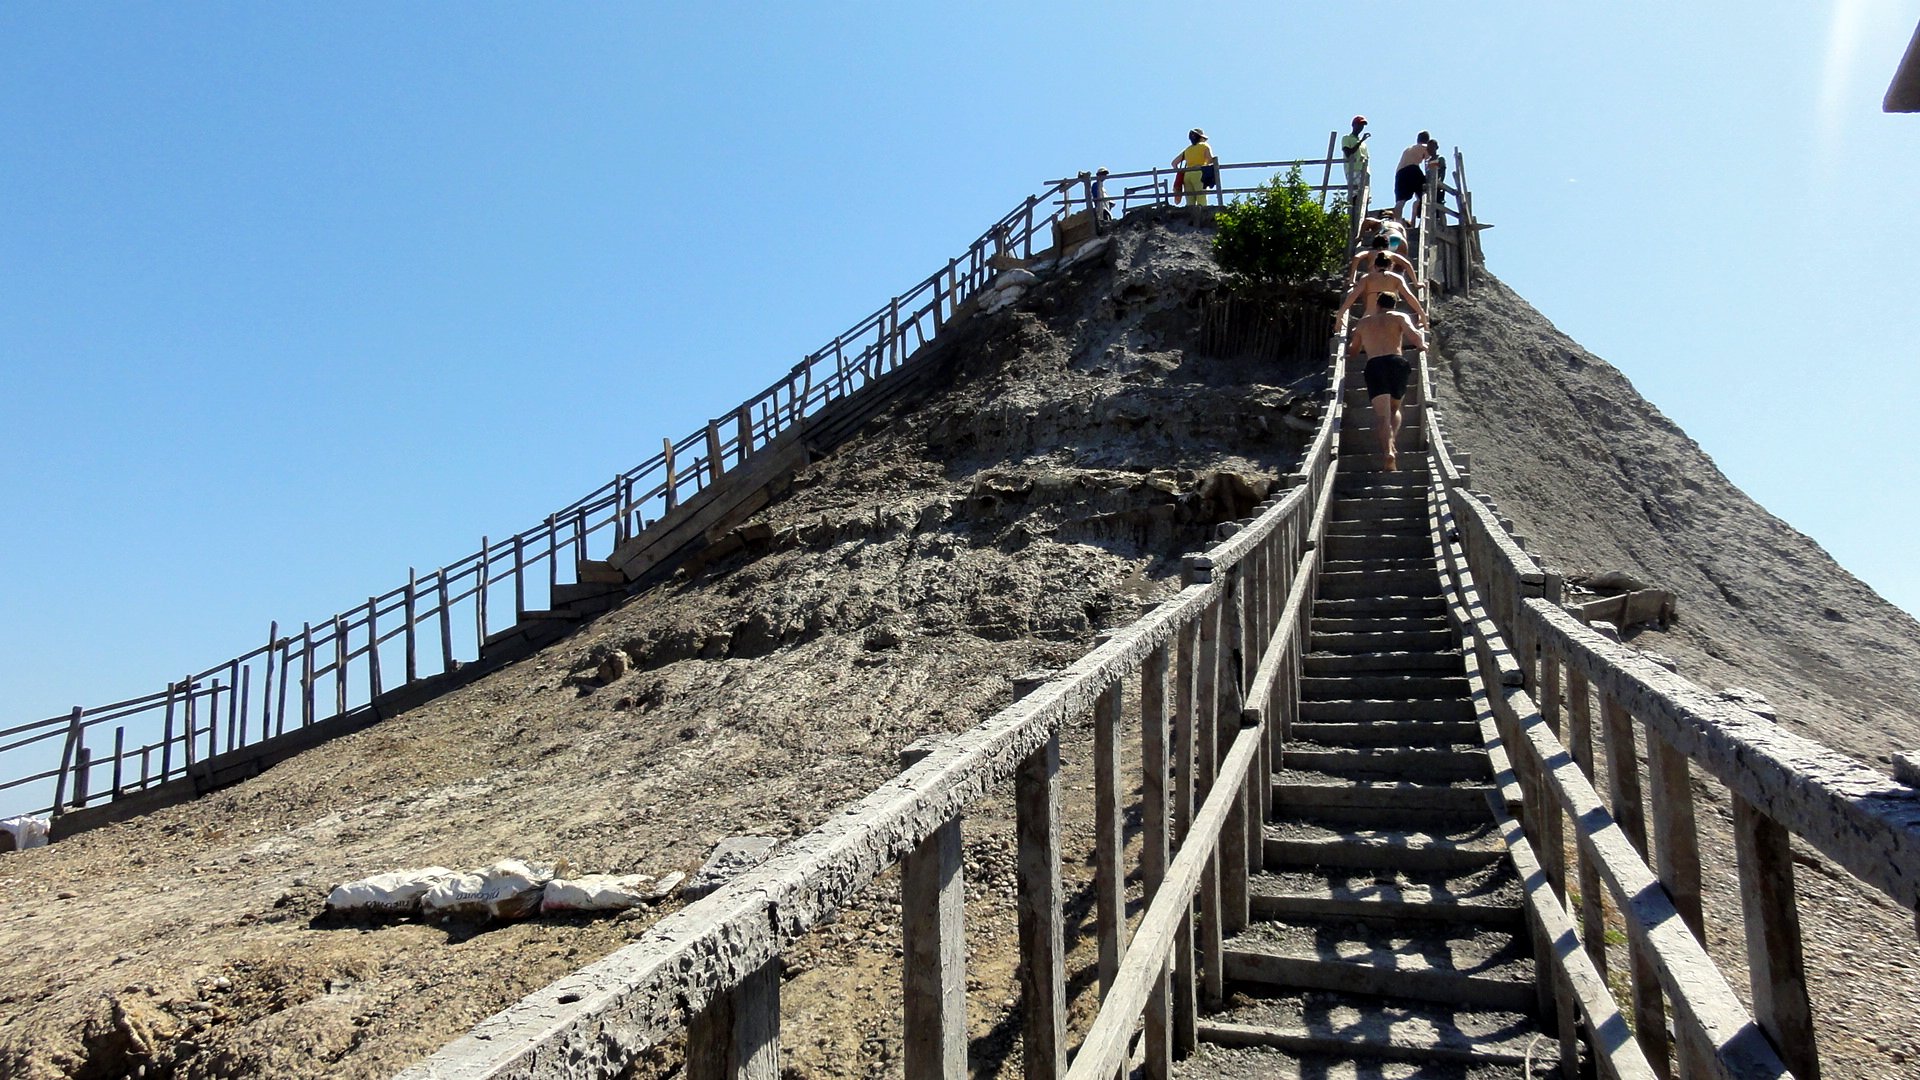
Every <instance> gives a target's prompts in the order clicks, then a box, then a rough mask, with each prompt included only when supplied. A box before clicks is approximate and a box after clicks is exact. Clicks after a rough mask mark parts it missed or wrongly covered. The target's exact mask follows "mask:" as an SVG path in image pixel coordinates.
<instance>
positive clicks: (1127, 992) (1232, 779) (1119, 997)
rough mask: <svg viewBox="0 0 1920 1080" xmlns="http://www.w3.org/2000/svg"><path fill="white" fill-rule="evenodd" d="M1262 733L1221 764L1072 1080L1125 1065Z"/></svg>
mask: <svg viewBox="0 0 1920 1080" xmlns="http://www.w3.org/2000/svg"><path fill="white" fill-rule="evenodd" d="M1259 739H1260V733H1259V732H1258V731H1255V730H1253V729H1247V730H1246V731H1243V732H1242V733H1241V734H1240V736H1239V737H1238V738H1237V739H1235V740H1234V743H1233V746H1232V749H1231V750H1229V751H1228V753H1227V756H1226V759H1225V760H1224V761H1223V762H1221V783H1220V784H1219V785H1217V786H1216V787H1215V789H1214V791H1213V793H1212V794H1210V795H1209V796H1208V797H1207V800H1206V803H1205V805H1203V806H1202V807H1201V808H1200V810H1199V812H1198V813H1197V814H1196V815H1195V816H1194V823H1193V832H1192V833H1191V834H1189V837H1188V839H1187V841H1186V842H1185V843H1182V844H1181V845H1180V850H1179V852H1178V853H1177V854H1175V855H1174V857H1173V862H1172V864H1171V865H1170V866H1168V868H1167V876H1166V879H1165V881H1164V882H1163V883H1162V887H1161V891H1160V895H1159V897H1158V898H1157V902H1156V903H1153V904H1150V905H1148V907H1147V911H1146V914H1145V915H1143V916H1142V917H1141V919H1140V926H1139V931H1138V933H1137V934H1136V935H1135V937H1134V946H1133V949H1132V950H1131V951H1130V952H1129V954H1128V963H1126V964H1124V965H1123V966H1122V968H1121V971H1120V977H1119V979H1117V980H1116V981H1115V983H1114V987H1113V990H1112V991H1111V992H1109V993H1108V994H1107V997H1106V1002H1105V1004H1104V1006H1103V1007H1102V1008H1101V1010H1100V1013H1099V1015H1098V1016H1096V1017H1095V1018H1094V1022H1093V1027H1092V1029H1091V1030H1089V1031H1088V1032H1087V1037H1086V1039H1085V1040H1083V1041H1082V1042H1081V1044H1080V1051H1079V1053H1078V1054H1077V1055H1075V1057H1074V1059H1073V1069H1072V1071H1070V1072H1069V1073H1068V1074H1067V1076H1068V1078H1069V1080H1107V1078H1108V1077H1111V1076H1113V1075H1114V1074H1115V1072H1116V1071H1117V1070H1118V1069H1119V1068H1120V1067H1121V1066H1122V1065H1123V1064H1125V1055H1126V1053H1127V1049H1128V1045H1129V1043H1130V1042H1131V1040H1132V1037H1133V1030H1134V1027H1135V1025H1136V1024H1137V1023H1138V1022H1139V1018H1140V1015H1141V1012H1142V1011H1143V1010H1144V1009H1145V1007H1146V1002H1147V997H1148V995H1149V994H1150V993H1151V992H1152V989H1153V982H1154V979H1155V978H1156V976H1157V974H1158V971H1159V966H1160V964H1161V963H1162V962H1163V961H1164V958H1165V957H1166V956H1167V954H1168V952H1169V950H1170V949H1172V948H1173V947H1174V944H1175V938H1176V934H1177V931H1178V927H1179V924H1180V922H1181V920H1183V919H1185V918H1187V917H1188V912H1189V911H1190V907H1191V899H1190V898H1191V897H1192V896H1193V893H1194V890H1195V888H1196V887H1198V886H1199V884H1200V882H1201V879H1202V877H1203V876H1204V869H1205V864H1206V863H1208V862H1211V861H1212V860H1213V857H1214V855H1216V854H1217V851H1216V850H1215V840H1214V838H1216V837H1218V836H1219V835H1220V833H1221V832H1222V831H1223V830H1224V829H1225V828H1226V819H1227V815H1228V814H1229V813H1230V812H1231V810H1232V804H1233V803H1235V802H1237V801H1239V792H1240V791H1241V790H1243V787H1244V785H1245V783H1246V779H1247V771H1248V769H1249V768H1250V767H1251V766H1252V764H1253V762H1254V760H1255V759H1256V758H1257V757H1258V754H1259V746H1258V743H1259Z"/></svg>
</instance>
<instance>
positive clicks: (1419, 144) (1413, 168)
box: [1393, 131, 1433, 220]
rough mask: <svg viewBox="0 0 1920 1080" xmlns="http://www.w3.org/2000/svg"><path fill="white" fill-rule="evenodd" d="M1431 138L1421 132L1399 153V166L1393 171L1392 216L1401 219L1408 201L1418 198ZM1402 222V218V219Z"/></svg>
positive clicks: (1422, 186)
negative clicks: (1410, 144) (1411, 143)
mask: <svg viewBox="0 0 1920 1080" xmlns="http://www.w3.org/2000/svg"><path fill="white" fill-rule="evenodd" d="M1432 141H1433V136H1432V135H1429V134H1427V133H1426V132H1424V131H1423V132H1421V133H1420V137H1419V138H1418V139H1415V140H1414V141H1413V145H1412V146H1409V147H1407V148H1406V149H1405V150H1402V151H1400V164H1399V165H1396V166H1394V170H1393V216H1394V217H1397V218H1398V217H1401V216H1402V212H1403V211H1404V210H1406V207H1407V203H1408V201H1410V200H1412V199H1417V198H1419V197H1420V192H1421V191H1422V190H1424V189H1425V187H1426V183H1427V154H1428V150H1427V144H1428V143H1430V142H1432ZM1402 220H1404V218H1402Z"/></svg>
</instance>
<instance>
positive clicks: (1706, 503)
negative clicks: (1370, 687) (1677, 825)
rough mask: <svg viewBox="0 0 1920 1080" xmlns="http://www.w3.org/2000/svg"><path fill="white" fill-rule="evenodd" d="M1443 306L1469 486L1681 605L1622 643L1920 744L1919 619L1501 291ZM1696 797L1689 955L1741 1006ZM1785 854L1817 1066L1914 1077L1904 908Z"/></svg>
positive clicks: (1913, 987) (1817, 861)
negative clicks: (1671, 618) (1701, 928)
mask: <svg viewBox="0 0 1920 1080" xmlns="http://www.w3.org/2000/svg"><path fill="white" fill-rule="evenodd" d="M1440 313H1441V314H1440V329H1439V333H1438V340H1439V349H1438V352H1437V355H1436V357H1435V361H1436V366H1435V369H1434V370H1435V376H1436V380H1437V382H1438V386H1437V388H1436V392H1437V393H1438V394H1439V396H1440V398H1441V405H1442V408H1443V413H1444V415H1445V416H1446V418H1447V421H1448V427H1449V430H1450V433H1451V435H1450V437H1451V438H1452V439H1453V441H1454V442H1455V443H1457V444H1458V445H1459V446H1460V447H1461V448H1463V449H1466V450H1469V451H1471V452H1472V454H1473V474H1474V485H1475V486H1476V487H1478V488H1482V489H1484V490H1486V491H1488V492H1489V493H1491V494H1492V495H1493V496H1494V497H1495V498H1497V499H1498V500H1499V503H1500V508H1501V510H1502V512H1504V513H1506V514H1507V515H1508V516H1510V517H1512V518H1513V519H1514V522H1515V526H1516V528H1517V529H1518V531H1520V532H1522V533H1524V534H1526V535H1528V536H1530V537H1531V538H1532V546H1533V549H1534V551H1535V552H1536V554H1537V555H1539V556H1540V557H1541V558H1542V559H1543V561H1545V562H1546V563H1548V564H1549V565H1550V566H1552V567H1553V568H1554V569H1557V570H1559V571H1561V572H1562V573H1565V574H1567V575H1569V576H1570V577H1572V576H1575V575H1591V574H1598V573H1603V572H1606V571H1609V570H1624V571H1627V572H1629V573H1631V574H1632V575H1633V576H1635V577H1638V578H1640V579H1641V580H1643V581H1644V582H1646V583H1647V584H1648V585H1651V586H1654V587H1656V588H1662V589H1668V590H1671V591H1672V592H1674V593H1675V594H1676V595H1677V596H1678V599H1679V603H1678V616H1679V617H1678V619H1677V621H1675V622H1674V623H1673V625H1672V626H1671V627H1670V628H1669V629H1667V630H1665V631H1661V630H1658V629H1654V628H1650V627H1642V628H1639V629H1637V630H1633V631H1630V632H1629V637H1630V640H1631V641H1632V643H1633V644H1634V645H1635V646H1636V647H1639V648H1642V649H1646V650H1648V651H1652V652H1658V653H1662V654H1665V655H1667V656H1669V657H1671V658H1673V659H1675V660H1677V661H1678V669H1679V671H1680V673H1681V674H1682V675H1685V676H1687V677H1688V678H1690V679H1693V680H1694V681H1695V682H1698V683H1700V684H1702V685H1703V686H1707V687H1709V688H1713V689H1723V688H1727V687H1733V686H1742V687H1747V688H1750V689H1753V690H1757V691H1759V692H1760V693H1761V694H1763V695H1764V696H1765V697H1766V699H1767V700H1768V701H1769V702H1770V703H1771V704H1772V706H1773V707H1774V709H1775V710H1776V711H1777V714H1778V717H1779V722H1780V723H1781V724H1783V725H1785V726H1786V727H1787V728H1788V729H1789V730H1791V731H1793V732H1795V733H1797V734H1799V735H1802V736H1805V737H1807V738H1810V739H1813V740H1815V741H1817V742H1820V743H1824V744H1825V745H1827V746H1830V747H1833V748H1834V749H1836V750H1840V751H1842V752H1844V753H1847V754H1850V755H1852V756H1854V757H1856V758H1859V759H1860V760H1862V761H1865V762H1868V763H1870V764H1873V765H1875V766H1876V767H1877V768H1880V769H1881V770H1882V771H1890V770H1889V763H1890V760H1891V758H1890V755H1891V754H1893V753H1895V752H1900V751H1907V750H1911V749H1913V748H1915V747H1920V677H1917V676H1916V674H1915V670H1916V669H1915V663H1914V660H1915V658H1916V657H1920V623H1916V622H1915V621H1914V619H1913V618H1912V617H1911V616H1909V615H1908V614H1907V613H1905V612H1904V611H1901V610H1900V609H1899V608H1896V607H1894V606H1893V605H1892V604H1889V603H1887V602H1886V601H1885V600H1883V599H1881V598H1880V596H1879V595H1878V594H1876V593H1875V592H1873V590H1872V589H1870V588H1868V587H1867V586H1866V585H1865V584H1863V583H1862V582H1861V581H1860V580H1859V579H1857V578H1855V577H1854V576H1853V575H1852V574H1849V573H1847V571H1846V570H1845V569H1843V568H1842V567H1841V566H1839V564H1837V563H1835V562H1834V561H1833V559H1832V558H1831V557H1830V556H1828V555H1827V553H1826V552H1825V551H1823V550H1822V549H1821V548H1820V545H1818V544H1817V543H1815V542H1814V541H1813V540H1812V539H1810V538H1809V537H1807V536H1806V535H1805V534H1803V533H1801V532H1799V531H1798V530H1796V529H1794V528H1793V527H1792V526H1791V525H1788V524H1787V523H1786V522H1784V521H1781V520H1780V519H1779V518H1776V517H1774V516H1773V515H1772V514H1769V513H1768V512H1767V511H1766V509H1765V508H1764V507H1762V506H1760V505H1759V504H1757V503H1755V502H1754V501H1753V500H1751V499H1749V498H1747V496H1746V495H1745V494H1743V493H1742V492H1741V491H1740V490H1739V489H1738V488H1736V487H1734V486H1733V484H1732V483H1731V482H1729V481H1728V480H1727V478H1726V477H1725V476H1724V475H1722V474H1721V472H1720V470H1719V469H1718V468H1717V467H1715V465H1714V464H1713V460H1712V458H1710V457H1709V456H1708V455H1707V453H1706V452H1705V451H1704V450H1702V449H1701V447H1700V446H1699V444H1697V443H1695V442H1694V441H1693V440H1692V439H1690V438H1688V437H1687V435H1686V433H1685V432H1683V431H1681V430H1680V429H1679V428H1678V427H1676V426H1675V425H1674V424H1673V423H1672V422H1671V421H1669V420H1668V419H1667V418H1666V417H1664V416H1662V415H1661V414H1660V411H1659V409H1657V408H1655V407H1654V406H1653V404H1652V403H1650V402H1648V401H1646V400H1645V399H1644V398H1642V397H1641V396H1640V395H1639V393H1638V392H1636V391H1635V390H1634V388H1633V386H1632V384H1631V383H1629V382H1628V381H1627V379H1626V378H1625V377H1624V376H1623V375H1621V374H1620V372H1619V371H1618V370H1616V369H1615V368H1613V367H1612V366H1611V365H1609V364H1607V363H1606V362H1605V361H1604V360H1601V359H1600V358H1599V357H1596V356H1594V355H1593V354H1591V353H1589V352H1587V351H1586V350H1585V349H1583V348H1581V347H1580V346H1579V344H1578V343H1576V342H1574V341H1573V340H1571V339H1570V338H1568V337H1566V336H1565V335H1564V334H1561V333H1560V332H1559V331H1558V330H1556V329H1555V328H1554V327H1553V325H1552V324H1551V323H1550V322H1548V321H1547V319H1546V318H1545V317H1543V316H1542V315H1541V314H1540V313H1539V312H1537V311H1535V310H1534V309H1533V308H1532V307H1531V306H1530V305H1528V304H1527V302H1526V301H1525V300H1524V299H1522V298H1521V297H1519V296H1518V295H1516V294H1515V293H1514V292H1513V291H1512V290H1511V289H1508V288H1507V287H1506V286H1505V285H1503V284H1501V283H1500V282H1499V281H1497V280H1489V281H1487V282H1486V283H1485V284H1484V285H1483V286H1482V285H1476V286H1475V288H1474V290H1473V293H1472V295H1471V296H1470V297H1467V298H1460V297H1451V298H1448V299H1447V300H1445V301H1444V302H1443V303H1442V305H1441V306H1440ZM1642 754H1643V756H1644V748H1643V749H1642ZM1694 788H1695V795H1696V799H1697V800H1698V805H1699V814H1700V823H1701V828H1702V845H1703V847H1704V848H1705V851H1704V852H1703V857H1704V859H1705V861H1706V866H1705V867H1704V871H1703V872H1704V874H1705V877H1706V881H1705V885H1706V892H1707V900H1706V903H1707V920H1706V921H1707V926H1708V945H1709V948H1710V949H1711V951H1712V952H1713V954H1714V956H1715V958H1716V959H1717V960H1718V961H1719V962H1720V964H1721V966H1722V968H1723V970H1726V971H1729V972H1731V973H1732V978H1731V981H1733V983H1734V984H1735V988H1736V989H1737V990H1738V991H1739V992H1740V994H1741V996H1742V998H1743V999H1745V998H1747V996H1748V991H1747V987H1746V980H1745V976H1744V971H1745V945H1744V939H1743V937H1742V931H1741V929H1740V927H1741V916H1740V893H1739V885H1738V878H1737V873H1736V868H1735V864H1734V862H1733V857H1732V841H1731V835H1730V821H1731V811H1730V809H1729V807H1728V804H1727V800H1726V796H1725V793H1724V790H1723V789H1721V788H1720V787H1719V785H1718V784H1717V783H1710V782H1706V781H1704V780H1703V779H1702V778H1701V776H1700V774H1699V772H1698V771H1697V770H1696V771H1695V783H1694ZM1796 855H1797V858H1796V863H1797V865H1796V867H1795V871H1796V874H1795V880H1796V884H1797V886H1798V888H1799V890H1800V897H1801V919H1802V923H1803V930H1804V933H1805V936H1806V953H1807V963H1808V967H1809V971H1810V979H1811V981H1812V991H1811V994H1812V997H1813V1001H1814V1012H1815V1018H1816V1024H1817V1027H1818V1030H1819V1042H1820V1051H1821V1055H1822V1059H1823V1064H1824V1066H1825V1068H1826V1072H1825V1073H1824V1075H1826V1076H1828V1077H1860V1078H1868V1077H1872V1078H1882V1077H1884V1078H1887V1080H1893V1078H1896V1077H1912V1076H1915V1075H1920V945H1916V942H1915V933H1914V917H1913V913H1912V912H1909V911H1905V910H1902V909H1901V908H1899V907H1898V906H1896V905H1894V904H1893V903H1892V902H1891V901H1890V900H1888V899H1887V898H1886V896H1885V895H1884V894H1882V893H1880V892H1878V891H1876V890H1873V889H1869V888H1866V887H1864V886H1861V885H1860V884H1858V883H1857V882H1856V881H1855V879H1853V878H1852V877H1851V876H1850V875H1848V874H1846V873H1845V872H1844V871H1841V870H1839V869H1838V868H1836V867H1834V866H1833V865H1832V864H1830V863H1829V862H1827V860H1825V859H1823V858H1821V857H1819V856H1818V855H1817V854H1815V853H1814V852H1813V851H1812V850H1811V849H1807V848H1801V849H1800V850H1798V851H1797V852H1796Z"/></svg>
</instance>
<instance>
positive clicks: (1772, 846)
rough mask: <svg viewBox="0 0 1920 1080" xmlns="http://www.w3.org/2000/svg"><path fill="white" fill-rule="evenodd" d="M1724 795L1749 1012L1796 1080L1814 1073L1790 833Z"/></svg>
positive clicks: (1809, 1079)
mask: <svg viewBox="0 0 1920 1080" xmlns="http://www.w3.org/2000/svg"><path fill="white" fill-rule="evenodd" d="M1731 798H1732V800H1733V847H1734V852H1735V854H1736V855H1737V856H1738V859H1739V863H1740V905H1741V909H1742V911H1743V912H1744V913H1745V915H1746V930H1747V973H1748V977H1749V978H1750V979H1751V981H1752V986H1753V1014H1754V1019H1756V1020H1758V1021H1759V1022H1760V1027H1761V1028H1762V1029H1764V1030H1765V1031H1766V1033H1767V1036H1768V1037H1769V1038H1771V1039H1772V1040H1773V1045H1774V1046H1775V1047H1777V1048H1778V1049H1779V1051H1780V1057H1781V1058H1782V1059H1784V1060H1785V1061H1786V1063H1787V1067H1788V1068H1790V1069H1792V1070H1793V1075H1794V1077H1795V1078H1796V1080H1819V1076H1820V1057H1819V1051H1818V1049H1817V1047H1816V1045H1815V1042H1814V1032H1813V1006H1812V1004H1811V1003H1810V1002H1809V1001H1808V998H1807V969H1806V961H1805V959H1804V958H1803V957H1802V955H1801V950H1800V913H1799V909H1798V906H1797V905H1796V903H1795V901H1794V888H1793V847H1792V842H1791V841H1792V837H1791V834H1789V833H1788V832H1787V830H1786V827H1785V826H1783V825H1781V824H1780V823H1779V822H1777V821H1774V820H1773V819H1772V818H1769V817H1767V816H1766V815H1765V814H1763V813H1761V812H1760V811H1759V810H1758V809H1756V808H1755V807H1754V805H1753V804H1752V803H1750V802H1748V801H1747V800H1745V799H1743V798H1741V797H1740V796H1739V795H1733V796H1731Z"/></svg>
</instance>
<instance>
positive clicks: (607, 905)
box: [540, 874, 686, 913]
mask: <svg viewBox="0 0 1920 1080" xmlns="http://www.w3.org/2000/svg"><path fill="white" fill-rule="evenodd" d="M685 879H686V875H685V874H668V875H667V876H666V877H664V878H661V879H660V880H658V881H655V880H654V879H653V877H652V876H651V875H648V874H624V875H620V876H615V875H613V874H582V875H581V876H579V877H577V878H568V879H562V878H555V879H553V880H552V881H549V882H547V887H546V890H545V891H544V892H543V893H542V894H541V897H540V910H541V912H543V913H545V912H550V911H625V910H626V909H628V908H636V907H640V906H641V905H643V904H655V903H658V902H660V901H661V900H664V899H665V898H666V897H668V896H669V895H671V894H672V893H673V890H674V889H676V888H679V886H680V882H681V881H683V880H685Z"/></svg>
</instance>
